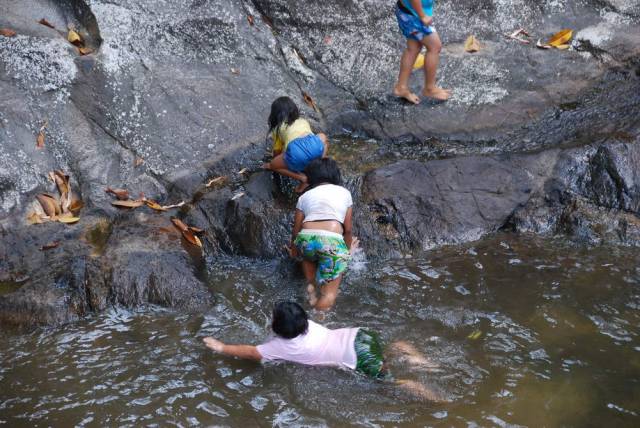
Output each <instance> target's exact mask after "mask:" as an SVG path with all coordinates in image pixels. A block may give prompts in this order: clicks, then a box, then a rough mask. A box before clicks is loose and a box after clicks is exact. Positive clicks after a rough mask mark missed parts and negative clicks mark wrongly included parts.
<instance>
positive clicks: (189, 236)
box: [171, 217, 202, 248]
mask: <svg viewBox="0 0 640 428" xmlns="http://www.w3.org/2000/svg"><path fill="white" fill-rule="evenodd" d="M171 223H173V225H174V226H175V227H176V228H177V229H178V230H179V231H180V232H181V233H182V236H183V237H184V239H186V240H187V242H189V243H190V244H193V245H195V246H197V247H200V248H202V242H201V241H200V239H199V238H198V237H197V236H196V235H194V234H193V230H192V229H191V228H190V227H189V226H187V225H186V224H184V222H183V221H182V220H180V219H179V218H176V217H171Z"/></svg>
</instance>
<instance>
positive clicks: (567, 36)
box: [547, 28, 573, 47]
mask: <svg viewBox="0 0 640 428" xmlns="http://www.w3.org/2000/svg"><path fill="white" fill-rule="evenodd" d="M571 36H573V31H572V30H570V29H568V28H565V29H564V30H560V31H558V32H557V33H556V34H554V35H553V36H551V38H550V39H549V41H548V42H547V44H548V45H550V46H554V47H555V46H559V45H565V44H567V42H568V41H569V40H571Z"/></svg>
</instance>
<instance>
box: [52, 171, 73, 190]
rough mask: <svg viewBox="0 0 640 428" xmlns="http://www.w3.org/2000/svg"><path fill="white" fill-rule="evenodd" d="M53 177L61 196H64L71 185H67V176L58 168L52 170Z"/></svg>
mask: <svg viewBox="0 0 640 428" xmlns="http://www.w3.org/2000/svg"><path fill="white" fill-rule="evenodd" d="M53 179H54V181H55V183H56V186H57V187H58V192H60V195H61V196H64V195H66V194H68V193H69V192H70V191H71V187H70V186H69V176H68V175H66V174H65V173H64V172H62V171H60V170H55V171H53Z"/></svg>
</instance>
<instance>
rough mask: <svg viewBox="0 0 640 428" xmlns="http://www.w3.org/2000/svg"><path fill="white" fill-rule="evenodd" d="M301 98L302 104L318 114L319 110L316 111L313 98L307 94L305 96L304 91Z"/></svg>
mask: <svg viewBox="0 0 640 428" xmlns="http://www.w3.org/2000/svg"><path fill="white" fill-rule="evenodd" d="M302 98H303V99H304V102H305V103H306V104H307V105H308V106H309V107H311V108H312V109H314V110H315V111H317V112H319V111H320V110H319V109H318V105H317V104H316V102H315V101H314V100H313V98H311V96H310V95H309V94H307V93H306V92H305V91H302Z"/></svg>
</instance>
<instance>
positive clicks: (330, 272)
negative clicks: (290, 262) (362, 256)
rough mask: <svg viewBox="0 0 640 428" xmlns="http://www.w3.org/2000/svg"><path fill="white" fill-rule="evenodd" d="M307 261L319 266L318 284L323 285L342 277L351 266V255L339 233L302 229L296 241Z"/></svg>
mask: <svg viewBox="0 0 640 428" xmlns="http://www.w3.org/2000/svg"><path fill="white" fill-rule="evenodd" d="M294 244H295V246H296V247H297V248H298V251H300V253H301V254H302V257H304V258H305V259H306V260H310V261H312V262H315V263H317V264H318V270H317V271H316V282H317V283H318V284H323V283H325V282H327V281H332V280H334V279H336V278H337V277H339V276H340V274H342V273H343V272H344V271H345V270H347V266H348V264H349V259H351V255H350V254H349V248H347V244H346V243H345V242H344V237H343V236H342V235H340V234H339V233H334V232H328V231H325V230H315V229H302V230H301V231H300V233H298V236H296V240H295V241H294Z"/></svg>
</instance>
